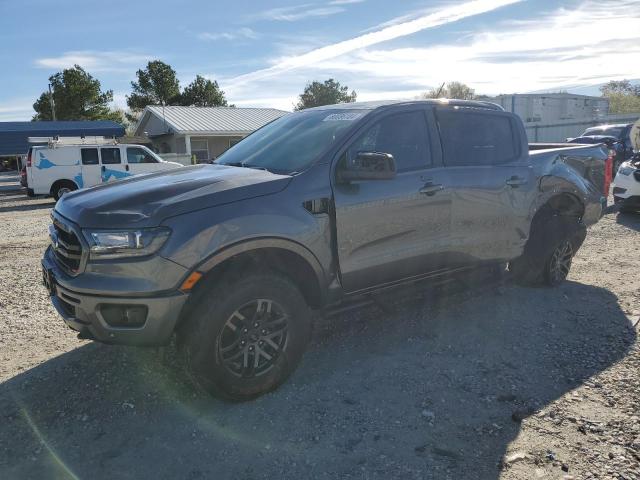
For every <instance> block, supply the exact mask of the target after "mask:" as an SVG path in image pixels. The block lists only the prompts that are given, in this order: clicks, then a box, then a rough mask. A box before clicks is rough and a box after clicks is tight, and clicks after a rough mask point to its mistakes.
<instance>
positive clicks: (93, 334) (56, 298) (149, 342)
mask: <svg viewBox="0 0 640 480" xmlns="http://www.w3.org/2000/svg"><path fill="white" fill-rule="evenodd" d="M42 268H43V283H44V284H45V286H46V287H47V289H48V290H49V294H50V296H51V302H52V303H53V306H54V307H55V309H56V310H57V311H58V313H59V314H60V316H61V317H62V318H63V320H64V322H65V323H66V324H67V325H68V326H69V327H70V328H72V329H73V330H76V331H77V332H78V333H79V334H80V336H81V337H83V338H90V339H94V340H97V341H99V342H103V343H112V344H122V345H139V346H158V345H164V344H166V343H168V342H169V340H170V338H171V335H172V333H173V331H174V329H175V326H176V324H177V322H178V318H179V316H180V312H181V311H182V307H183V306H184V304H185V302H186V300H187V294H185V293H182V292H179V291H175V292H172V293H168V294H162V295H157V296H147V297H123V296H111V295H109V292H104V294H87V293H79V292H77V291H74V290H71V289H69V288H67V287H65V286H64V285H63V284H62V283H61V281H64V280H63V278H64V275H63V274H62V272H61V270H60V269H59V267H58V266H57V264H56V263H55V261H54V260H53V258H52V255H51V251H50V248H49V249H47V251H46V253H45V255H44V258H43V259H42ZM104 306H144V307H146V317H145V320H144V323H143V324H142V325H141V326H136V327H114V326H112V325H109V323H107V321H106V320H105V317H104V315H103V314H102V311H101V307H104Z"/></svg>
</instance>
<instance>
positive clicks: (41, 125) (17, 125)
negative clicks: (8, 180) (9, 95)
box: [0, 120, 124, 157]
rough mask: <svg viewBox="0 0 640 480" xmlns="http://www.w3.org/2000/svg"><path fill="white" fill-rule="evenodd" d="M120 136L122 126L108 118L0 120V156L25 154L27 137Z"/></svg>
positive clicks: (27, 146) (121, 134)
mask: <svg viewBox="0 0 640 480" xmlns="http://www.w3.org/2000/svg"><path fill="white" fill-rule="evenodd" d="M56 135H59V136H63V137H81V136H97V137H102V136H104V137H113V136H116V137H120V136H123V135H124V127H123V126H122V125H120V124H119V123H116V122H112V121H110V120H96V121H88V120H87V121H59V122H0V157H1V156H13V155H25V154H26V153H27V151H28V150H29V147H30V146H31V145H30V144H29V141H28V138H29V137H53V136H56Z"/></svg>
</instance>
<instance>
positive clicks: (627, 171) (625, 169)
mask: <svg viewBox="0 0 640 480" xmlns="http://www.w3.org/2000/svg"><path fill="white" fill-rule="evenodd" d="M634 171H635V168H633V167H631V166H629V165H621V166H620V168H619V169H618V173H619V174H620V175H631V174H632V173H633V172H634Z"/></svg>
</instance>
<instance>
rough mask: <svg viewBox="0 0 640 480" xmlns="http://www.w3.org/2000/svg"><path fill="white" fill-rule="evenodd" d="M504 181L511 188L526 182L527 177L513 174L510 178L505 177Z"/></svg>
mask: <svg viewBox="0 0 640 480" xmlns="http://www.w3.org/2000/svg"><path fill="white" fill-rule="evenodd" d="M504 183H506V184H507V185H509V186H510V187H512V188H518V187H519V186H520V185H524V184H526V183H527V179H526V178H522V177H518V176H516V175H514V176H513V177H511V178H507V179H506V180H505V182H504Z"/></svg>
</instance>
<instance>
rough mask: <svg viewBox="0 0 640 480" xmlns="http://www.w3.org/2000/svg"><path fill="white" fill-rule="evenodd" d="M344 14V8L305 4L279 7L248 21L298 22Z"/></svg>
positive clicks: (330, 5) (254, 16) (251, 16)
mask: <svg viewBox="0 0 640 480" xmlns="http://www.w3.org/2000/svg"><path fill="white" fill-rule="evenodd" d="M342 12H344V8H342V7H340V6H337V5H332V4H329V5H328V6H322V7H320V6H317V5H315V4H313V3H304V4H301V5H293V6H290V7H278V8H271V9H269V10H265V11H263V12H260V13H256V14H255V15H250V16H249V17H247V18H248V20H250V21H256V20H271V21H281V22H296V21H298V20H304V19H306V18H312V17H328V16H330V15H335V14H337V13H342Z"/></svg>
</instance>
